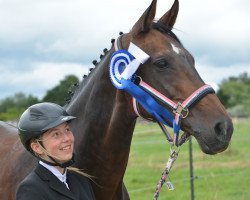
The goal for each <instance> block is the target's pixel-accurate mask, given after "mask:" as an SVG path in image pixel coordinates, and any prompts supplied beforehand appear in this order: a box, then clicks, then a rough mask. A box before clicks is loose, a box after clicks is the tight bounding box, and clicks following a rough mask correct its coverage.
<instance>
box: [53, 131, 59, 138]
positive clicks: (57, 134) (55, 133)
mask: <svg viewBox="0 0 250 200" xmlns="http://www.w3.org/2000/svg"><path fill="white" fill-rule="evenodd" d="M59 135H60V134H59V133H58V132H54V133H53V134H52V137H58V136H59Z"/></svg>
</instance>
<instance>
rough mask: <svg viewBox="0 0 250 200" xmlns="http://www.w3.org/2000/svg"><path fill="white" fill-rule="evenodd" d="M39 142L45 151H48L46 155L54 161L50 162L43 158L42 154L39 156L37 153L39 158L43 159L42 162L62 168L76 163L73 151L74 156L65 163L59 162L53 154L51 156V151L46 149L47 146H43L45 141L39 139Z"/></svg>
mask: <svg viewBox="0 0 250 200" xmlns="http://www.w3.org/2000/svg"><path fill="white" fill-rule="evenodd" d="M37 142H38V144H39V145H40V147H41V148H42V149H43V150H44V152H45V153H46V155H47V156H48V157H49V158H50V159H51V160H52V161H53V162H50V161H48V160H45V159H43V158H41V157H40V156H37V155H35V154H34V155H35V156H36V157H37V158H38V159H39V160H41V161H42V162H44V163H46V164H48V165H51V166H59V167H61V168H66V167H69V166H71V165H73V164H74V163H75V159H74V158H75V155H74V153H73V155H72V158H71V159H70V160H68V161H66V162H63V163H59V162H58V161H57V160H56V159H55V158H54V157H53V156H50V155H49V153H48V152H47V150H46V149H45V147H44V146H43V143H42V141H39V140H37Z"/></svg>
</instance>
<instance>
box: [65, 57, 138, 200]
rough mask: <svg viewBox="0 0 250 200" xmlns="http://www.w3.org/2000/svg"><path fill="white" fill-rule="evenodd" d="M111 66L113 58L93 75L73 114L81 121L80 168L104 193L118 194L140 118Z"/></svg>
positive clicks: (76, 125)
mask: <svg viewBox="0 0 250 200" xmlns="http://www.w3.org/2000/svg"><path fill="white" fill-rule="evenodd" d="M108 62H109V55H107V56H106V57H105V58H104V59H103V61H102V63H101V64H99V66H98V67H97V68H96V69H94V71H93V72H91V73H93V74H91V75H90V76H91V77H88V80H87V81H86V85H85V86H84V88H82V89H80V93H79V95H78V96H77V98H75V99H74V100H73V102H72V104H71V105H70V106H69V111H70V113H71V114H72V115H76V117H77V119H76V120H75V121H73V123H74V124H73V132H74V133H75V134H76V136H75V144H76V146H75V150H76V166H77V167H78V168H81V169H84V170H85V171H86V172H87V173H89V174H90V175H92V176H95V177H96V178H97V179H96V181H97V183H98V184H99V185H101V186H102V187H103V188H102V191H104V192H106V193H114V191H115V190H114V188H117V187H118V185H119V184H120V183H121V181H122V178H123V175H124V172H125V169H126V166H127V161H128V156H129V149H130V144H131V139H132V134H133V130H134V126H135V121H136V116H135V114H134V113H133V111H132V109H131V107H132V106H131V101H130V100H131V97H129V96H128V94H126V93H125V92H123V91H118V90H116V89H115V87H114V86H113V85H112V83H111V81H110V79H109V74H108ZM109 188H110V189H109ZM109 190H110V191H109ZM102 195H105V194H102ZM109 195H110V194H109ZM103 199H104V198H103Z"/></svg>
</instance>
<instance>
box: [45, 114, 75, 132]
mask: <svg viewBox="0 0 250 200" xmlns="http://www.w3.org/2000/svg"><path fill="white" fill-rule="evenodd" d="M74 119H76V117H74V116H60V117H58V118H56V120H55V121H53V122H51V123H50V124H48V125H47V126H46V127H44V128H43V130H42V132H46V131H47V130H49V129H51V128H55V127H57V126H58V125H60V124H62V123H65V122H70V121H72V120H74Z"/></svg>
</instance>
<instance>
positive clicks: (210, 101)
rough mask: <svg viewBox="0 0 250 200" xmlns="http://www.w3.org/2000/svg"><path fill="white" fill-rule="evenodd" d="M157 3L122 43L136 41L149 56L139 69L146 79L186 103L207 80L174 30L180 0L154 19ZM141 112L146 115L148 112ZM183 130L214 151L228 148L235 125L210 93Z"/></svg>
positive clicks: (196, 106) (192, 111)
mask: <svg viewBox="0 0 250 200" xmlns="http://www.w3.org/2000/svg"><path fill="white" fill-rule="evenodd" d="M156 2H157V0H153V1H152V3H151V5H150V6H149V7H148V9H147V10H146V11H145V12H144V14H143V15H142V16H141V17H140V19H139V20H138V21H137V22H136V24H135V25H134V26H133V28H132V29H131V31H130V32H129V33H128V34H125V35H124V37H123V38H122V41H121V42H122V45H123V48H125V49H127V48H128V45H129V43H130V42H133V43H134V44H136V45H137V46H138V47H139V48H141V49H142V50H143V51H144V52H146V53H147V54H148V55H149V56H150V58H149V59H148V60H147V61H146V62H145V63H144V64H143V65H141V66H140V67H139V69H138V70H137V72H136V74H137V75H138V76H140V77H141V78H142V80H143V81H144V82H146V83H147V84H149V85H150V86H152V87H153V88H155V89H156V90H157V91H159V92H160V93H161V94H163V95H164V96H166V97H168V98H169V99H171V100H172V101H173V102H175V103H177V102H183V101H184V100H185V99H187V98H188V97H189V96H190V95H191V94H192V93H193V92H194V91H195V90H197V89H198V88H200V87H201V86H203V85H204V82H203V80H202V79H201V78H200V76H199V74H198V73H197V71H196V69H195V61H194V58H193V56H192V55H191V54H190V53H189V52H188V51H187V50H186V49H185V48H184V47H183V45H182V44H181V42H180V41H179V40H178V38H177V37H176V36H175V34H174V33H173V32H172V31H171V30H172V28H173V26H174V24H175V21H176V18H177V14H178V9H179V3H178V0H175V2H174V4H173V6H172V7H171V9H170V10H169V11H168V12H167V13H166V14H164V15H163V16H162V17H161V18H160V19H159V20H158V21H157V22H154V21H153V19H154V17H155V11H156ZM168 109H169V108H168ZM142 110H143V109H142ZM171 112H172V111H171ZM142 114H143V115H144V116H147V113H146V112H145V111H144V112H143V111H142ZM181 129H182V130H183V131H185V132H187V133H188V134H191V135H193V136H194V137H195V138H196V139H197V141H198V143H199V145H200V147H201V149H202V151H203V152H205V153H208V154H215V153H218V152H221V151H224V150H225V149H226V148H227V147H228V145H229V141H230V139H231V136H232V132H233V125H232V121H231V119H230V117H229V116H228V114H227V113H226V111H225V108H224V107H223V105H222V104H221V103H220V101H219V99H218V98H217V97H216V95H215V94H207V95H206V96H204V97H203V98H202V99H200V100H199V101H198V102H196V103H195V104H194V105H193V106H192V107H191V108H189V114H188V116H187V117H186V118H184V119H182V123H181Z"/></svg>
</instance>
